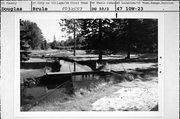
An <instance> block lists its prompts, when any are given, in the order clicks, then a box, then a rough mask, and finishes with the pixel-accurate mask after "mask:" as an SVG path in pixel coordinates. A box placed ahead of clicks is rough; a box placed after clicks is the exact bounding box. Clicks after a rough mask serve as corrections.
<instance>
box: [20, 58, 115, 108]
mask: <svg viewBox="0 0 180 119" xmlns="http://www.w3.org/2000/svg"><path fill="white" fill-rule="evenodd" d="M60 64H61V67H60V72H86V71H92V70H91V68H90V67H88V66H85V65H80V64H78V63H72V62H67V61H64V60H61V61H60ZM112 78H114V77H112V75H97V74H89V75H72V76H71V78H70V79H69V80H68V81H66V82H64V83H62V84H58V83H53V84H46V85H35V86H32V87H27V86H21V107H22V108H21V111H26V110H29V109H30V108H31V107H32V106H33V105H35V104H36V103H37V102H38V101H41V100H46V99H49V98H51V99H55V98H58V97H57V94H55V95H52V94H53V93H56V92H61V93H65V94H70V95H71V94H74V93H75V92H77V91H79V90H82V89H83V90H91V89H92V88H94V87H96V86H97V85H98V84H100V83H102V82H108V81H110V79H112ZM60 97H61V96H60Z"/></svg>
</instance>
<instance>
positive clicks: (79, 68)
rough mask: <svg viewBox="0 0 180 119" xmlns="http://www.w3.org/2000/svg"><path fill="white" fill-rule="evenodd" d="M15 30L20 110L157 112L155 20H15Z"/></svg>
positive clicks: (157, 76) (157, 79)
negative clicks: (17, 46) (17, 31)
mask: <svg viewBox="0 0 180 119" xmlns="http://www.w3.org/2000/svg"><path fill="white" fill-rule="evenodd" d="M19 28H20V29H19V30H20V31H19V33H20V34H19V35H20V36H19V38H20V39H19V44H20V45H19V46H20V48H19V51H20V52H19V54H20V55H19V56H20V58H19V59H20V61H19V62H20V79H18V80H20V81H19V82H20V84H19V85H20V111H21V112H39V111H51V112H52V111H80V112H81V111H87V112H89V111H94V112H102V111H105V112H113V111H156V112H157V111H159V95H158V90H159V89H158V85H159V74H160V73H161V71H159V68H158V67H159V65H161V64H159V63H158V58H159V50H158V49H159V48H158V47H159V45H158V19H157V18H92V19H90V18H84V19H83V18H81V19H77V18H75V19H73V18H67V19H66V18H64V19H62V18H54V19H45V18H42V19H36V18H30V19H28V18H21V19H19ZM160 58H161V57H160Z"/></svg>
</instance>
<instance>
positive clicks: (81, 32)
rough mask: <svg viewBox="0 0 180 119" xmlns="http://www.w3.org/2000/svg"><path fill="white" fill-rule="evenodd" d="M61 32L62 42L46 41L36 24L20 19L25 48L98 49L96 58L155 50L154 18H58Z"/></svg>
mask: <svg viewBox="0 0 180 119" xmlns="http://www.w3.org/2000/svg"><path fill="white" fill-rule="evenodd" d="M59 25H60V28H61V31H62V32H66V34H67V35H66V36H65V37H67V39H66V40H65V41H57V40H56V37H55V36H54V37H53V41H52V42H50V43H47V40H46V39H45V38H44V37H43V34H42V32H41V29H40V28H39V27H38V26H37V24H36V23H34V22H31V21H25V20H20V46H21V50H22V51H25V50H27V49H32V50H36V49H43V50H47V49H48V48H50V49H68V48H71V49H73V47H74V44H76V48H77V49H86V50H87V51H88V52H91V51H97V53H98V54H99V60H102V55H103V54H116V53H118V52H127V57H126V58H130V54H131V53H132V52H133V53H147V52H149V53H157V47H158V21H157V19H61V20H60V22H59Z"/></svg>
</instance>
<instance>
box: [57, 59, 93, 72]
mask: <svg viewBox="0 0 180 119" xmlns="http://www.w3.org/2000/svg"><path fill="white" fill-rule="evenodd" d="M60 64H61V68H60V72H85V71H92V69H91V68H90V67H88V66H86V65H80V64H78V63H75V62H74V63H72V62H67V61H64V60H60Z"/></svg>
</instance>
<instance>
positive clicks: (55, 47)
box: [50, 35, 58, 49]
mask: <svg viewBox="0 0 180 119" xmlns="http://www.w3.org/2000/svg"><path fill="white" fill-rule="evenodd" d="M50 46H51V49H58V42H57V41H56V36H55V35H54V36H53V42H52V43H51V44H50Z"/></svg>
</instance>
